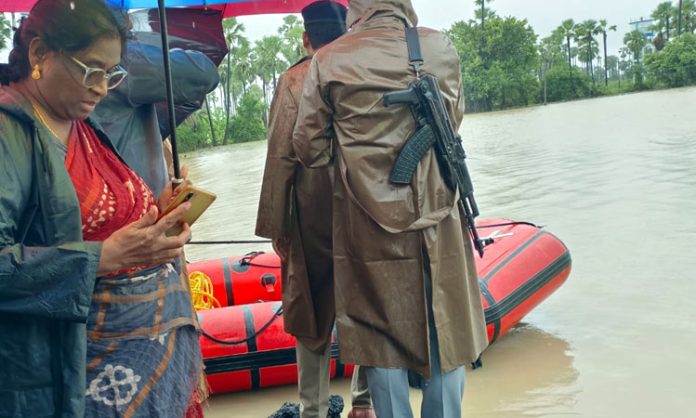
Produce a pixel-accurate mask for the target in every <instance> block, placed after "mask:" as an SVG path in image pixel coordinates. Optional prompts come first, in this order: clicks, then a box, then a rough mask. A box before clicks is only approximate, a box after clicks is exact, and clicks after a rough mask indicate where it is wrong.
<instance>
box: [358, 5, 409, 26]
mask: <svg viewBox="0 0 696 418" xmlns="http://www.w3.org/2000/svg"><path fill="white" fill-rule="evenodd" d="M378 11H393V12H395V13H396V15H397V16H400V17H403V18H405V19H406V20H407V21H408V22H409V23H410V24H411V25H412V26H417V25H418V16H417V15H416V11H415V10H414V9H413V5H412V4H411V0H351V1H350V2H349V3H348V15H347V16H346V25H347V27H348V28H349V29H350V28H351V27H352V26H353V25H355V24H356V23H357V22H358V21H360V20H367V19H369V18H370V17H371V16H372V15H374V14H375V13H376V12H378Z"/></svg>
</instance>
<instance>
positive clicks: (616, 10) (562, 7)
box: [240, 0, 676, 54]
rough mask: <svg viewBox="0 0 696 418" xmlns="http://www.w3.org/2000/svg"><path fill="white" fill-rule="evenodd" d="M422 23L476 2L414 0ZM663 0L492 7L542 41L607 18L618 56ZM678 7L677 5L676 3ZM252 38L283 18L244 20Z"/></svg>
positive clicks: (439, 21)
mask: <svg viewBox="0 0 696 418" xmlns="http://www.w3.org/2000/svg"><path fill="white" fill-rule="evenodd" d="M411 1H412V2H413V6H414V7H415V9H416V12H417V13H418V16H419V19H420V24H421V25H422V26H428V27H431V28H435V29H447V28H449V27H450V25H452V23H453V22H455V21H458V20H468V19H472V18H473V17H474V8H475V6H474V1H473V0H411ZM660 2H661V0H493V1H492V2H491V3H490V5H489V7H491V8H492V9H493V10H495V12H496V13H497V14H498V15H499V16H503V17H505V16H514V17H517V18H520V19H527V20H528V21H529V23H530V24H531V25H532V27H533V28H534V31H535V32H536V33H537V35H539V36H540V37H541V38H543V37H545V36H547V35H549V34H550V33H551V31H552V30H553V29H555V28H556V27H557V26H559V25H560V24H561V22H562V21H563V20H565V19H568V18H572V19H574V20H575V21H576V22H578V21H583V20H586V19H595V20H600V19H606V20H607V21H608V23H609V24H610V25H616V27H617V33H613V32H612V33H610V35H609V38H608V40H607V43H608V49H609V54H616V53H617V52H618V50H619V48H620V47H621V46H622V45H623V35H624V34H625V33H626V32H630V26H629V24H628V23H629V22H630V21H631V20H637V19H640V18H641V17H645V18H647V17H649V16H650V14H651V13H652V11H653V10H654V9H655V8H656V7H657V5H658V4H659V3H660ZM675 4H676V2H675ZM240 21H242V22H244V25H245V27H246V31H247V34H248V36H249V38H250V39H252V40H256V39H260V38H262V37H263V36H266V35H272V34H274V33H275V29H276V28H277V27H278V26H280V22H281V21H282V16H247V17H241V18H240Z"/></svg>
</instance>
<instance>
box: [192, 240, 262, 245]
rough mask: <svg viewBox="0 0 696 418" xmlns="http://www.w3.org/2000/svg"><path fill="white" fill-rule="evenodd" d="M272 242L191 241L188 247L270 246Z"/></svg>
mask: <svg viewBox="0 0 696 418" xmlns="http://www.w3.org/2000/svg"><path fill="white" fill-rule="evenodd" d="M271 242H272V241H271V240H261V239H259V240H246V241H190V242H187V243H186V245H237V244H270V243H271Z"/></svg>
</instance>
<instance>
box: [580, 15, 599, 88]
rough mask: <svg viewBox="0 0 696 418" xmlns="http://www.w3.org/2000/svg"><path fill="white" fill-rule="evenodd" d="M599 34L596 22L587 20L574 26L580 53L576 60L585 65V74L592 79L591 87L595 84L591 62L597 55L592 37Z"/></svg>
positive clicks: (595, 43)
mask: <svg viewBox="0 0 696 418" xmlns="http://www.w3.org/2000/svg"><path fill="white" fill-rule="evenodd" d="M599 33H601V32H600V31H599V26H598V25H597V21H596V20H593V19H588V20H585V21H584V22H582V23H579V24H578V25H576V30H575V35H576V38H575V39H576V41H577V42H578V44H579V45H578V46H579V47H580V51H582V53H581V54H580V55H579V56H578V58H579V59H580V61H582V62H584V63H585V67H586V70H587V73H588V74H589V75H590V76H591V77H592V85H593V86H594V84H595V76H594V69H593V66H592V60H593V59H594V58H595V56H596V55H597V54H598V53H599V47H598V46H597V41H596V40H595V38H594V35H598V34H599Z"/></svg>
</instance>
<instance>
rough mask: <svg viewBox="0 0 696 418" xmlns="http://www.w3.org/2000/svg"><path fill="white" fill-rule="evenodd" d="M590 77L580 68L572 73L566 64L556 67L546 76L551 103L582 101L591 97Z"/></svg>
mask: <svg viewBox="0 0 696 418" xmlns="http://www.w3.org/2000/svg"><path fill="white" fill-rule="evenodd" d="M591 83H592V80H590V76H588V75H587V73H585V72H584V71H582V70H581V69H580V68H578V67H573V68H572V69H571V71H570V72H568V69H567V68H566V66H565V64H563V65H555V66H553V67H551V68H550V69H549V71H548V72H547V74H546V84H547V97H548V100H549V101H550V102H558V101H565V100H575V99H582V98H585V97H589V96H590V91H591Z"/></svg>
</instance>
